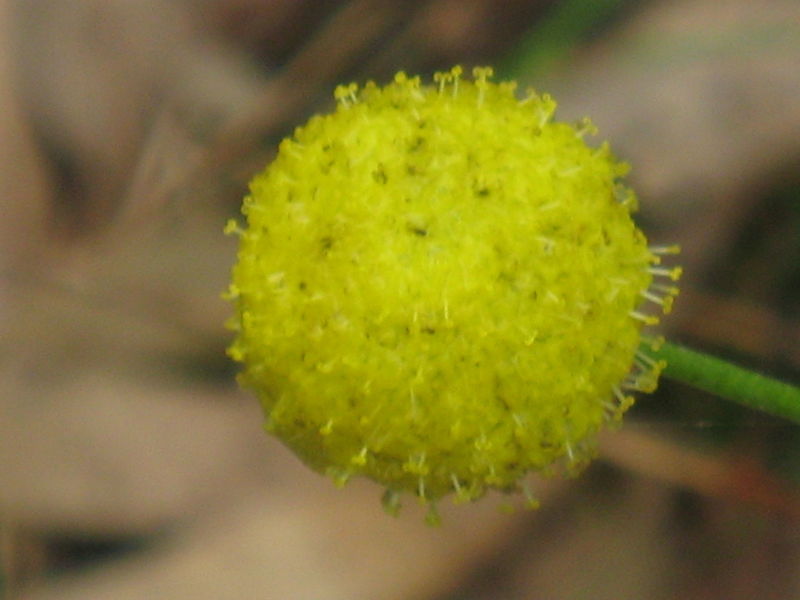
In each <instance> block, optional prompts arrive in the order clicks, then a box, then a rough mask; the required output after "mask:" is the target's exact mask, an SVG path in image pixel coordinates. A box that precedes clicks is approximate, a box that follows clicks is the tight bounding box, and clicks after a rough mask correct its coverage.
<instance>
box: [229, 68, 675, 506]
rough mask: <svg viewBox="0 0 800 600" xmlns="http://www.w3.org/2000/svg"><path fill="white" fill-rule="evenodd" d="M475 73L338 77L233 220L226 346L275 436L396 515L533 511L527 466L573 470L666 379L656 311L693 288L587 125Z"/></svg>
mask: <svg viewBox="0 0 800 600" xmlns="http://www.w3.org/2000/svg"><path fill="white" fill-rule="evenodd" d="M461 74H462V72H461V68H459V67H455V68H454V69H452V70H451V71H450V72H447V73H438V74H437V75H435V76H434V84H433V85H423V84H422V83H421V82H420V79H419V78H418V77H413V78H412V77H408V76H406V75H405V74H403V73H398V74H397V75H396V76H395V78H394V81H393V82H392V83H390V84H389V85H387V86H385V87H380V86H377V85H376V84H374V83H372V82H369V83H367V84H366V85H365V86H364V87H363V88H358V87H357V86H356V85H355V84H351V85H348V86H341V87H339V88H337V89H336V92H335V97H336V99H337V100H338V106H337V108H336V111H335V112H334V113H333V114H329V115H324V116H315V117H313V118H312V119H311V120H310V121H309V122H308V123H307V124H305V125H304V126H302V127H299V128H298V129H297V130H296V131H295V132H294V135H293V136H292V137H291V138H289V139H286V140H284V141H283V142H282V143H281V145H280V151H279V153H278V156H277V158H276V159H275V161H274V162H273V163H272V164H271V165H269V166H268V167H267V168H266V170H265V171H264V172H263V173H261V174H259V175H257V176H256V177H255V179H253V181H252V183H251V185H250V195H249V196H247V198H245V201H244V207H243V213H244V215H245V216H246V217H247V226H246V228H244V229H243V230H242V229H239V227H238V226H237V225H236V223H235V222H231V223H230V224H229V230H230V231H236V232H237V233H239V235H240V249H239V254H238V263H237V264H236V266H235V267H234V270H233V282H232V284H231V286H230V291H229V296H230V298H231V299H233V300H234V301H235V304H236V315H235V317H234V318H233V320H232V327H233V329H234V330H235V331H236V332H237V338H236V340H235V342H234V343H233V345H232V346H231V347H230V349H229V353H230V355H231V357H233V358H234V359H235V360H237V361H240V362H241V363H242V364H243V371H242V373H241V376H240V380H241V383H242V385H244V386H245V387H247V388H249V389H251V390H253V391H254V392H255V393H256V394H257V395H258V397H259V399H260V400H261V403H262V404H263V407H264V412H265V414H266V428H267V430H268V431H270V432H272V433H273V434H274V435H276V436H277V437H279V438H280V439H281V440H282V441H283V442H284V443H285V444H286V445H288V446H289V447H290V448H292V449H293V450H294V451H295V452H296V453H297V454H298V455H299V456H300V457H301V458H302V459H303V460H304V461H305V462H306V463H307V464H309V465H310V466H311V467H313V468H314V469H316V470H318V471H321V472H325V473H328V474H329V475H331V476H332V477H334V478H335V480H336V481H338V482H344V481H346V480H347V479H348V478H349V477H351V476H353V475H366V476H368V477H371V478H372V479H374V480H376V481H378V482H380V483H382V484H383V485H384V486H386V488H387V493H386V495H385V497H384V501H385V504H386V506H387V507H388V508H390V509H395V508H396V507H397V506H398V493H399V492H403V491H411V492H413V493H414V494H416V495H417V496H418V497H419V498H421V499H422V500H423V501H425V502H429V503H431V505H433V504H432V503H433V501H435V500H437V499H438V498H440V497H442V496H445V495H447V494H450V493H451V492H452V493H455V496H456V498H457V499H460V500H474V499H477V498H479V497H481V496H482V495H483V494H484V493H485V492H486V491H487V490H488V489H497V490H501V491H504V492H514V491H518V490H522V491H524V492H525V494H526V495H527V497H528V499H529V502H530V503H531V504H534V503H535V501H534V500H533V499H532V498H531V496H530V494H529V492H528V491H527V488H526V487H525V486H524V484H523V483H522V479H523V477H524V476H525V474H526V473H528V472H530V471H539V472H544V473H549V472H551V471H552V470H553V468H554V466H557V465H563V466H564V467H565V468H566V471H567V472H568V473H569V472H576V471H577V470H578V469H580V467H582V466H583V465H584V464H585V463H586V462H587V460H588V459H589V458H591V455H592V439H593V436H594V434H595V433H597V431H598V430H600V429H601V428H602V427H604V426H605V425H608V424H610V423H614V422H616V421H618V420H619V419H620V416H621V415H622V413H623V412H625V410H627V409H628V408H629V407H630V406H631V404H632V403H633V397H632V396H631V393H632V392H635V391H652V390H653V389H654V388H655V386H656V381H657V378H658V375H659V372H660V370H661V369H662V368H663V364H662V363H661V362H659V361H655V360H652V359H649V358H648V357H647V356H646V355H644V354H641V353H640V352H638V350H637V349H638V347H639V344H640V341H641V333H640V332H641V330H642V327H643V326H645V325H652V324H655V323H657V322H658V317H657V316H655V315H653V313H652V311H649V310H648V309H647V308H643V307H641V304H642V303H644V302H648V301H649V302H650V304H653V303H654V304H655V305H656V306H655V308H656V309H657V311H658V310H663V311H664V312H667V311H668V310H669V308H670V306H671V303H672V299H673V297H674V296H675V295H676V294H677V288H675V287H674V286H673V285H672V283H671V282H672V281H674V280H676V279H677V278H678V277H679V274H680V269H679V268H669V267H663V266H660V265H659V263H660V256H661V255H662V254H669V253H673V252H675V248H654V247H648V245H647V242H646V240H645V237H644V235H643V234H642V233H641V231H639V229H638V228H637V227H636V225H635V224H634V222H633V221H632V220H631V212H632V211H633V210H635V208H636V198H635V195H634V193H633V192H632V191H631V190H630V189H629V188H627V187H626V186H625V185H624V184H622V183H621V181H620V178H621V177H622V176H623V175H624V174H625V173H626V171H627V166H626V165H624V164H622V163H619V162H617V161H616V160H615V159H614V158H613V156H612V155H611V153H610V151H609V148H608V146H607V145H606V144H603V145H601V146H600V147H599V148H593V147H590V146H588V145H587V144H586V143H585V142H584V140H583V138H584V136H585V135H586V134H587V133H590V132H593V129H594V128H593V126H592V125H591V123H590V122H589V121H583V122H581V123H580V124H578V125H577V126H573V125H571V124H567V123H561V122H557V121H554V120H553V112H554V110H555V106H556V105H555V102H554V101H553V100H552V98H550V97H549V96H546V95H537V94H535V93H534V92H532V91H529V92H528V93H527V94H526V95H525V96H524V97H522V98H521V99H518V98H517V96H516V95H515V84H514V83H513V82H500V83H494V82H492V81H490V77H491V75H492V72H491V69H489V68H476V69H475V70H474V71H473V78H472V79H463V78H462V77H461ZM654 281H657V283H654ZM432 510H433V509H432ZM432 517H433V518H435V512H432Z"/></svg>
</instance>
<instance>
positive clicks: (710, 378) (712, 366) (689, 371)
mask: <svg viewBox="0 0 800 600" xmlns="http://www.w3.org/2000/svg"><path fill="white" fill-rule="evenodd" d="M646 352H647V353H648V354H649V355H651V356H652V357H653V358H655V359H657V360H662V359H663V360H664V361H666V363H667V367H666V369H664V372H663V375H664V377H668V378H670V379H674V380H676V381H681V382H683V383H687V384H689V385H691V386H694V387H696V388H699V389H701V390H704V391H706V392H710V393H712V394H716V395H718V396H721V397H723V398H726V399H728V400H732V401H733V402H738V403H739V404H742V405H744V406H747V407H748V408H752V409H755V410H760V411H762V412H766V413H769V414H772V415H775V416H778V417H783V418H785V419H789V420H791V421H794V422H795V423H800V387H798V386H795V385H791V384H789V383H784V382H782V381H778V380H776V379H772V378H770V377H766V376H764V375H760V374H758V373H754V372H753V371H749V370H747V369H744V368H742V367H738V366H736V365H733V364H731V363H729V362H727V361H724V360H722V359H719V358H716V357H713V356H709V355H708V354H704V353H702V352H697V351H696V350H690V349H689V348H685V347H683V346H679V345H677V344H672V343H670V342H665V343H664V344H663V345H662V346H661V347H660V348H659V349H658V350H651V349H649V348H647V349H646Z"/></svg>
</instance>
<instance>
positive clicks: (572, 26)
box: [497, 0, 630, 79]
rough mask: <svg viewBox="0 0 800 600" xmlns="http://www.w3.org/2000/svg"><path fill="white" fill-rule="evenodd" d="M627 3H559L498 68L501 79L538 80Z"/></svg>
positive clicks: (619, 0) (564, 0)
mask: <svg viewBox="0 0 800 600" xmlns="http://www.w3.org/2000/svg"><path fill="white" fill-rule="evenodd" d="M629 1H630V0H562V1H560V2H557V3H556V4H555V5H554V6H553V7H552V8H551V9H550V12H549V14H547V15H546V16H545V17H544V19H543V20H542V21H541V22H540V23H539V24H537V25H536V26H535V27H534V28H533V29H532V30H531V31H530V32H529V33H527V34H525V36H524V37H523V38H522V40H521V41H520V43H519V45H518V46H517V48H516V49H515V50H514V51H513V52H512V53H511V54H510V55H509V56H508V57H507V58H506V59H505V60H504V61H502V62H501V63H500V64H499V66H498V69H497V71H498V74H499V75H500V76H501V77H504V78H511V79H515V78H521V77H524V78H526V79H530V78H535V77H540V76H542V75H544V74H546V73H547V72H548V71H550V70H551V69H552V68H553V67H554V66H555V65H556V64H557V63H559V62H560V61H562V60H564V59H565V58H566V57H567V56H569V53H570V52H571V51H572V49H573V48H575V47H577V46H578V45H579V44H580V43H581V42H582V41H583V40H584V39H585V37H586V34H587V33H588V32H590V31H591V30H592V29H593V28H595V27H596V26H597V25H598V24H599V23H602V22H603V21H605V20H607V19H608V18H609V17H610V16H611V15H613V14H614V12H615V11H617V10H619V9H620V8H621V7H622V6H623V5H625V4H627V3H628V2H629Z"/></svg>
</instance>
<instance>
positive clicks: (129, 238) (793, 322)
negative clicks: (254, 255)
mask: <svg viewBox="0 0 800 600" xmlns="http://www.w3.org/2000/svg"><path fill="white" fill-rule="evenodd" d="M455 63H459V64H463V65H465V66H466V67H471V66H474V65H476V64H477V65H484V64H491V65H494V66H495V68H496V72H497V74H498V76H499V77H508V78H516V79H519V80H520V82H521V86H522V87H523V88H524V87H526V86H529V85H530V86H533V87H535V88H536V89H537V90H540V91H548V92H551V93H552V94H553V95H554V96H555V97H556V98H557V99H558V101H559V103H560V108H559V113H558V114H559V117H560V118H562V119H565V120H573V119H577V118H579V117H582V116H584V115H590V116H591V117H592V118H593V120H594V121H595V123H596V124H597V125H598V127H599V129H600V136H599V137H598V138H597V139H598V140H600V139H609V140H610V141H611V143H612V147H613V148H614V150H615V153H616V154H617V155H619V156H621V157H623V158H624V159H626V160H628V161H629V162H630V163H631V164H632V166H633V171H632V174H631V178H630V181H631V182H632V184H633V185H634V187H635V188H636V189H637V190H638V193H639V195H640V198H641V205H642V208H641V213H640V220H641V223H642V225H643V227H644V229H645V230H646V231H647V232H648V234H649V235H650V237H651V240H652V241H654V242H656V243H661V242H665V243H668V242H679V243H680V244H681V245H682V246H683V248H684V252H683V254H682V256H681V259H680V260H681V262H682V264H683V265H684V266H685V272H686V276H685V278H684V281H683V283H682V289H683V292H682V294H681V297H680V298H679V299H678V303H677V308H676V311H675V313H674V314H673V315H671V316H670V317H669V318H668V319H666V322H665V325H664V332H665V333H666V334H667V335H668V336H669V337H670V338H672V339H674V340H677V341H683V342H686V343H690V344H692V345H694V346H695V347H698V348H701V349H706V350H710V351H713V352H716V353H718V354H720V355H722V356H724V357H728V358H732V359H736V360H738V361H740V362H742V363H744V364H746V365H749V366H751V367H755V368H758V369H761V370H764V371H766V372H768V373H771V374H773V375H777V376H780V377H783V378H786V379H789V380H793V381H795V382H797V381H799V380H800V169H798V167H799V166H800V69H798V66H797V65H800V3H798V2H797V1H796V0H762V1H761V2H758V3H755V2H752V1H751V0H691V1H689V0H636V1H635V0H627V1H626V0H562V1H558V0H527V1H526V0H414V1H407V2H397V1H389V0H350V1H344V0H343V1H334V0H330V1H328V0H319V1H311V0H136V1H134V0H69V1H67V0H0V140H1V141H0V556H1V560H2V576H0V590H1V591H2V594H3V595H4V596H5V597H7V598H11V599H15V600H16V599H25V600H73V599H74V600H77V599H86V598H92V599H113V600H126V599H134V598H136V599H140V598H169V599H171V598H175V599H178V600H180V599H184V598H186V599H192V600H204V599H209V600H211V599H225V598H245V599H249V598H258V599H272V598H281V599H294V598H298V599H320V600H325V599H331V600H338V599H389V600H391V599H404V600H416V599H419V600H456V599H458V600H489V599H510V600H515V599H527V598H532V599H555V600H560V599H573V598H574V599H581V598H593V599H594V600H599V599H609V600H611V599H620V598H637V599H651V598H652V599H665V600H666V599H682V600H705V599H716V598H724V599H728V600H737V599H750V598H753V599H755V598H758V599H760V600H770V599H773V598H774V599H782V600H783V599H786V598H797V597H800V434H799V431H800V430H799V429H798V427H797V426H795V425H791V424H789V423H786V422H783V421H780V420H777V419H771V418H768V417H766V416H764V415H761V414H756V413H753V412H750V411H747V410H744V409H740V408H737V407H736V406H733V405H731V404H729V403H727V402H725V401H722V400H719V399H717V398H715V397H713V396H710V395H706V394H702V393H700V392H697V391H694V390H692V389H690V388H687V387H684V386H681V385H678V384H672V383H670V382H664V383H663V385H662V386H661V388H660V389H659V391H658V393H657V394H655V395H652V396H648V397H643V398H641V399H640V401H639V402H638V403H637V405H636V406H635V407H634V408H633V409H632V410H631V411H630V413H629V417H628V418H627V420H626V424H625V425H624V427H623V428H622V429H621V430H619V431H617V432H613V433H610V434H607V435H605V436H603V438H602V440H601V445H600V459H599V460H598V461H597V462H595V463H594V464H593V465H592V466H591V467H590V468H589V469H588V471H587V472H586V473H585V474H584V475H583V476H582V477H580V478H579V479H576V480H570V481H558V480H539V479H536V478H532V486H533V488H534V490H535V491H536V493H537V495H538V497H539V498H540V500H541V501H542V507H541V509H540V510H538V511H536V512H527V511H522V510H518V511H515V512H512V513H511V514H507V511H505V512H504V511H502V510H499V508H502V506H503V505H504V504H505V501H504V499H503V498H497V497H491V498H488V499H486V500H485V501H482V502H480V503H477V504H475V505H471V506H451V503H450V502H449V501H447V502H443V503H442V504H443V506H442V507H441V510H442V513H443V515H442V516H443V521H444V523H443V525H442V526H441V527H438V528H431V527H428V526H426V525H425V524H424V523H423V515H424V512H425V510H424V508H422V507H420V506H418V505H417V503H416V502H415V501H414V500H413V499H407V500H406V502H405V506H404V510H403V511H402V513H401V516H400V517H399V518H397V519H394V518H391V517H389V516H387V515H385V514H384V513H383V510H382V508H381V506H380V503H379V501H378V499H379V497H380V494H381V490H380V489H379V487H378V486H377V485H375V484H373V483H371V482H368V481H355V482H352V483H351V484H349V485H348V486H347V487H346V488H345V489H342V490H338V489H335V488H334V486H333V485H332V484H331V483H330V481H328V480H326V479H325V478H323V477H320V476H318V475H316V474H314V473H312V472H310V471H309V470H308V469H306V468H305V467H304V466H303V465H301V464H300V463H299V462H298V461H297V460H296V459H295V458H294V457H292V456H291V455H290V454H289V453H288V452H287V451H285V450H284V449H283V448H282V447H281V446H280V444H278V443H277V442H275V441H274V440H272V439H270V438H268V437H267V436H265V435H264V434H263V433H262V430H261V415H260V412H259V408H258V406H257V405H256V401H255V400H254V398H252V397H251V396H249V395H247V394H245V393H243V392H240V391H239V390H238V389H237V387H236V384H235V382H234V376H235V367H234V366H233V365H232V364H231V363H230V362H229V361H228V359H227V358H226V357H225V354H224V349H225V346H226V344H227V343H228V341H229V338H230V334H229V332H227V331H226V330H225V329H224V327H223V322H224V321H225V319H226V318H227V316H228V315H229V313H230V307H229V306H227V305H226V303H225V302H223V301H222V300H221V299H220V292H221V291H222V290H223V289H224V288H225V287H226V283H227V279H228V274H229V270H230V267H231V265H232V263H233V261H234V258H235V251H236V248H235V244H236V240H235V239H231V238H230V237H225V236H223V235H222V227H223V225H224V223H225V221H226V219H227V218H228V217H230V216H234V215H236V214H238V210H239V205H240V202H241V198H242V195H243V194H244V193H245V190H246V184H247V181H248V179H249V178H250V177H251V176H252V174H253V173H255V172H256V171H257V170H260V169H261V168H263V166H264V164H266V162H267V161H269V159H270V157H271V156H272V155H273V153H274V150H275V148H276V145H277V143H278V142H279V140H280V139H281V138H282V137H284V136H286V135H288V134H290V133H291V131H292V129H293V128H294V126H296V125H297V124H299V123H302V122H303V121H304V120H306V119H307V118H308V116H310V115H311V114H313V113H314V112H318V111H323V110H327V109H329V108H330V107H331V105H332V97H331V90H332V88H333V86H334V85H335V84H336V83H338V82H346V81H353V80H358V81H361V80H364V79H367V78H371V79H375V80H377V81H387V80H388V79H389V78H390V77H391V75H392V74H393V73H394V72H395V71H397V70H399V69H404V70H407V71H409V72H413V73H421V74H423V75H424V76H429V75H430V74H432V73H433V72H434V71H436V70H439V69H447V68H449V67H450V66H452V65H453V64H455Z"/></svg>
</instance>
